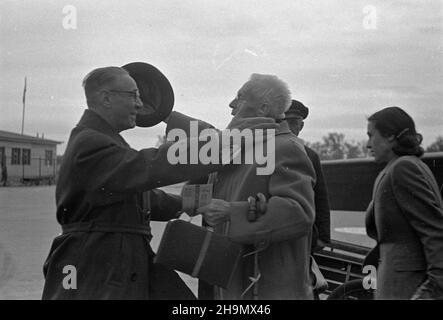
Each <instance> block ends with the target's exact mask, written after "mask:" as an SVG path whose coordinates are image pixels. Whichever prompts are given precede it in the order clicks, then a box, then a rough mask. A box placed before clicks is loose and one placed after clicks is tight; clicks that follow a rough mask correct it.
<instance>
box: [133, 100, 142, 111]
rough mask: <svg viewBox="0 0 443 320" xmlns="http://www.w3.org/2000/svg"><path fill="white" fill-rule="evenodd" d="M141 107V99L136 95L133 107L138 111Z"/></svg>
mask: <svg viewBox="0 0 443 320" xmlns="http://www.w3.org/2000/svg"><path fill="white" fill-rule="evenodd" d="M141 107H143V101H142V99H140V97H137V99H136V100H135V109H136V110H137V111H138V110H140V109H141Z"/></svg>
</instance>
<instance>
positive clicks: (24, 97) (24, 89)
mask: <svg viewBox="0 0 443 320" xmlns="http://www.w3.org/2000/svg"><path fill="white" fill-rule="evenodd" d="M25 100H26V77H25V87H24V88H23V104H25Z"/></svg>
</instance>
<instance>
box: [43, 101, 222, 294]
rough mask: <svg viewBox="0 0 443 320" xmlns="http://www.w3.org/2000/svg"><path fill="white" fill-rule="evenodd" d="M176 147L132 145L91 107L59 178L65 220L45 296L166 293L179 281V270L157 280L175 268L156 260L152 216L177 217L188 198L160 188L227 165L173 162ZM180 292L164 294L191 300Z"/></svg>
mask: <svg viewBox="0 0 443 320" xmlns="http://www.w3.org/2000/svg"><path fill="white" fill-rule="evenodd" d="M170 145H171V144H165V145H162V146H160V147H159V148H158V149H156V148H149V149H143V150H141V151H137V150H134V149H131V148H130V147H129V146H128V144H127V143H126V142H125V140H124V139H123V138H122V137H121V136H120V135H119V134H118V133H117V132H116V131H115V130H114V129H113V128H112V127H111V126H110V125H109V124H108V123H107V122H106V121H105V120H104V119H103V118H101V117H100V116H99V115H98V114H96V113H95V112H93V111H91V110H86V111H85V113H84V115H83V116H82V118H81V120H80V122H79V123H78V125H77V126H76V127H75V128H74V129H73V130H72V132H71V135H70V138H69V142H68V145H67V148H66V152H65V154H64V158H63V163H62V165H61V169H60V175H59V178H58V182H57V187H56V204H57V221H58V222H59V223H60V225H61V227H62V231H63V233H62V234H61V235H60V236H58V237H56V238H55V239H54V241H53V243H52V246H51V249H50V252H49V255H48V257H47V259H46V262H45V264H44V276H45V286H44V290H43V299H147V298H150V295H152V296H153V297H154V298H158V297H159V296H158V295H157V294H158V292H159V290H162V288H163V289H165V288H166V290H168V288H170V287H168V285H172V286H173V285H174V283H173V282H174V279H175V280H177V279H176V278H174V275H176V274H173V275H172V277H173V278H174V279H173V280H171V281H166V282H165V283H160V284H157V283H155V281H159V279H161V278H162V275H165V272H166V273H167V271H165V270H164V269H162V268H161V267H160V266H157V265H152V258H153V255H154V253H153V251H152V249H151V247H150V244H149V243H150V239H151V237H152V236H151V233H150V227H149V221H150V220H151V219H152V220H160V221H165V220H168V219H171V218H175V217H176V215H177V213H178V211H179V210H180V209H181V201H180V198H179V197H176V196H173V195H168V194H166V193H164V192H162V191H160V190H156V189H154V188H156V187H161V186H166V185H170V184H174V183H177V182H180V181H184V180H187V179H190V178H197V177H199V176H201V175H205V174H208V173H210V172H211V171H214V170H216V169H217V168H219V167H220V166H218V165H198V164H196V165H179V164H178V165H171V164H170V163H169V161H168V159H167V151H168V148H169V146H170ZM188 147H189V146H188ZM188 151H189V150H188ZM148 190H150V191H149V192H148V193H146V191H148ZM149 208H150V212H149V211H148V210H149ZM72 268H75V270H76V274H75V276H76V279H75V280H76V281H75V282H76V283H75V285H74V286H73V281H74V279H73V278H72V276H73V273H72V270H73V269H72ZM150 278H151V280H153V281H151V282H150ZM176 284H177V285H181V284H180V283H178V282H177V283H176ZM74 287H75V288H74ZM182 289H183V290H184V291H186V290H187V289H186V287H185V288H182ZM171 290H172V291H174V288H172V289H171ZM180 290H181V289H179V295H178V296H177V295H176V296H174V294H173V292H170V294H171V295H170V296H167V295H163V296H162V295H160V298H186V297H187V295H188V292H182V293H183V294H184V296H182V295H180V292H181V291H180Z"/></svg>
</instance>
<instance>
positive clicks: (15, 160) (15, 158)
mask: <svg viewBox="0 0 443 320" xmlns="http://www.w3.org/2000/svg"><path fill="white" fill-rule="evenodd" d="M21 151H22V149H20V148H12V154H11V164H20V158H21Z"/></svg>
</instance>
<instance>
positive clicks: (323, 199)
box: [305, 146, 331, 251]
mask: <svg viewBox="0 0 443 320" xmlns="http://www.w3.org/2000/svg"><path fill="white" fill-rule="evenodd" d="M305 150H306V154H307V155H308V157H309V160H311V163H312V165H313V166H314V170H315V175H316V176H317V181H316V183H315V186H314V195H315V221H314V228H313V230H312V244H311V246H312V247H311V251H315V250H316V249H317V239H320V240H322V241H323V242H325V243H330V242H331V212H330V208H329V196H328V189H327V187H326V181H325V178H324V175H323V170H322V167H321V162H320V158H319V156H318V154H317V153H316V152H315V151H314V150H312V149H311V148H309V147H307V146H305Z"/></svg>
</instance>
